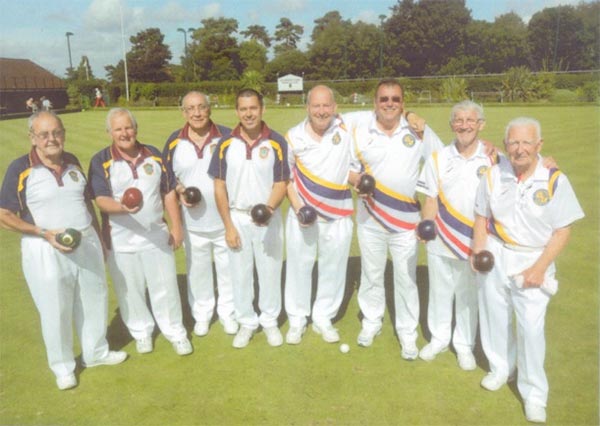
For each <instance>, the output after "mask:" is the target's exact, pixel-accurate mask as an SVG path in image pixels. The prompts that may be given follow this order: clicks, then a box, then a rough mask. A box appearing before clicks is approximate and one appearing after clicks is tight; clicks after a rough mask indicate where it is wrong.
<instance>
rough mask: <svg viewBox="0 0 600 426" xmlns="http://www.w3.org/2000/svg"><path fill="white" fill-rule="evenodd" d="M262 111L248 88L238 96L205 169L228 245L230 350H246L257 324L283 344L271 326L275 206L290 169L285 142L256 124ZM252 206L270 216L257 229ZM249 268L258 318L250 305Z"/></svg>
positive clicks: (277, 247) (278, 263)
mask: <svg viewBox="0 0 600 426" xmlns="http://www.w3.org/2000/svg"><path fill="white" fill-rule="evenodd" d="M264 110H265V107H264V101H263V97H262V95H261V94H260V93H258V92H257V91H255V90H253V89H242V90H241V91H240V92H238V94H237V95H236V101H235V111H236V114H237V117H238V119H239V121H240V122H239V125H238V126H237V127H236V128H235V129H233V130H232V132H231V135H230V136H227V137H224V138H222V139H221V140H220V141H219V144H218V145H217V148H216V149H215V152H214V154H213V157H212V160H211V163H210V167H209V169H208V173H209V174H210V175H211V176H212V177H213V178H214V185H215V199H216V202H217V209H218V210H219V214H220V215H221V219H222V220H223V223H224V225H225V240H226V241H227V245H228V246H229V266H230V269H231V274H232V275H231V276H232V279H233V302H234V306H235V314H236V320H237V322H238V323H239V324H240V329H239V331H238V332H237V334H236V336H235V338H234V339H233V347H235V348H244V347H246V346H247V345H248V343H249V342H250V339H251V338H252V335H253V334H254V332H255V331H256V329H258V327H259V325H260V326H262V328H263V331H264V333H265V335H266V337H267V342H268V344H269V345H271V346H280V345H282V344H283V337H282V335H281V332H280V331H279V327H278V324H277V318H278V317H279V313H280V311H281V267H282V261H283V225H282V219H281V210H280V209H279V205H280V204H281V202H282V201H283V198H284V197H285V195H286V191H287V184H288V180H289V177H290V169H289V165H288V160H287V143H286V142H285V139H284V138H283V136H281V135H280V134H279V133H276V132H274V131H273V130H271V129H270V128H269V127H268V126H267V124H266V123H265V122H264V121H263V120H262V117H263V113H264ZM258 204H263V205H264V206H263V207H264V209H265V210H268V212H269V213H270V219H268V221H267V223H264V224H261V225H259V224H257V223H255V222H253V220H252V217H251V215H250V212H251V210H252V208H253V207H254V206H256V205H258ZM267 215H268V214H265V216H267ZM263 217H264V216H263ZM255 265H256V271H257V273H258V288H259V295H258V309H259V310H260V315H258V314H257V313H256V311H255V310H254V304H253V302H254V273H253V271H254V266H255Z"/></svg>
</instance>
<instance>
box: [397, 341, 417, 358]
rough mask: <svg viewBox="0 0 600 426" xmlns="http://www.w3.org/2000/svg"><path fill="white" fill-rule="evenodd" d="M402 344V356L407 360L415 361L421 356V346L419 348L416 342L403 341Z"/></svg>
mask: <svg viewBox="0 0 600 426" xmlns="http://www.w3.org/2000/svg"><path fill="white" fill-rule="evenodd" d="M401 346H402V353H401V355H402V358H403V359H405V360H407V361H414V360H415V359H417V357H418V356H419V348H417V343H416V342H403V343H401Z"/></svg>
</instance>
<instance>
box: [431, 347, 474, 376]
mask: <svg viewBox="0 0 600 426" xmlns="http://www.w3.org/2000/svg"><path fill="white" fill-rule="evenodd" d="M422 352H423V351H421V353H422ZM456 358H457V360H458V366H459V367H460V368H461V369H463V370H465V371H471V370H475V369H476V368H477V361H475V357H474V356H473V352H458V353H457V354H456Z"/></svg>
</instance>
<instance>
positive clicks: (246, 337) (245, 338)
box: [233, 326, 254, 349]
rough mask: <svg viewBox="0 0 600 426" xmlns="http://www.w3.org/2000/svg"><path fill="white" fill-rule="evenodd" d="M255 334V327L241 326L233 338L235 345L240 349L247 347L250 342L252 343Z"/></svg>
mask: <svg viewBox="0 0 600 426" xmlns="http://www.w3.org/2000/svg"><path fill="white" fill-rule="evenodd" d="M253 334H254V330H253V329H251V328H248V327H244V326H241V327H240V329H239V330H238V332H237V334H236V335H235V337H234V338H233V347H234V348H238V349H242V348H245V347H246V346H248V343H250V339H252V335H253Z"/></svg>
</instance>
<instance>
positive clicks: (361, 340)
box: [356, 327, 381, 348]
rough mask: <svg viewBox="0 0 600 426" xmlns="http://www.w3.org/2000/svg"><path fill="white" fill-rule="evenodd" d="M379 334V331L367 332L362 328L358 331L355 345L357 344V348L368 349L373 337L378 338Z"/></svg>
mask: <svg viewBox="0 0 600 426" xmlns="http://www.w3.org/2000/svg"><path fill="white" fill-rule="evenodd" d="M380 334H381V329H379V330H367V329H365V328H364V327H363V328H362V329H361V330H360V333H359V334H358V338H357V339H356V343H358V345H359V346H364V347H365V348H368V347H369V346H371V345H372V344H373V340H374V339H375V336H379V335H380Z"/></svg>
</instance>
